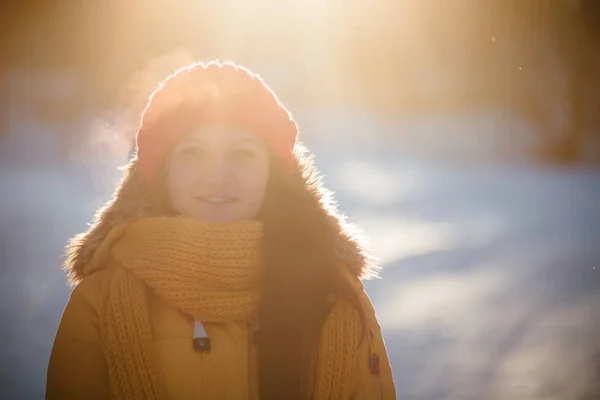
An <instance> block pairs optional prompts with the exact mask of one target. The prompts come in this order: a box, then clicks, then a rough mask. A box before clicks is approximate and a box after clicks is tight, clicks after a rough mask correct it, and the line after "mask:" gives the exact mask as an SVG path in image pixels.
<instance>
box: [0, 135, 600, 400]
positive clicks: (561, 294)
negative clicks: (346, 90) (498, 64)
mask: <svg viewBox="0 0 600 400" xmlns="http://www.w3.org/2000/svg"><path fill="white" fill-rule="evenodd" d="M312 144H313V147H314V150H316V153H317V164H318V165H319V166H320V167H321V168H322V171H323V173H324V175H325V181H326V182H327V184H328V185H329V186H330V187H331V188H332V189H334V190H335V191H336V194H337V198H338V200H339V203H340V207H341V208H342V209H343V210H344V212H345V213H346V214H347V215H349V216H350V220H351V221H352V222H356V223H358V224H360V225H361V226H362V227H363V228H364V230H365V232H366V234H367V235H368V236H369V237H370V243H371V246H372V247H373V249H374V250H375V251H376V254H377V255H378V256H379V257H380V258H381V266H382V267H383V271H382V277H383V279H380V280H379V279H378V280H372V281H368V282H367V283H366V286H367V290H368V292H369V294H370V295H371V297H372V300H373V302H374V304H375V306H376V308H377V311H378V316H379V319H380V322H381V325H382V327H383V331H384V335H385V339H386V342H387V346H388V351H389V353H390V356H391V360H392V364H393V369H394V376H395V379H396V384H397V387H398V395H399V398H401V399H415V400H421V399H423V400H438V399H491V400H494V399H511V400H513V399H517V400H518V399H528V400H542V399H544V400H546V399H560V400H584V399H585V400H587V399H593V398H600V388H599V387H598V385H599V383H598V382H600V311H599V310H600V249H599V248H600V246H599V245H600V200H599V199H600V172H599V171H593V170H585V169H570V170H569V169H559V168H545V169H544V168H534V167H527V166H524V165H520V166H515V165H513V166H506V165H504V166H501V165H492V164H477V165H466V164H461V165H459V164H452V163H440V164H435V163H432V162H430V161H427V162H425V161H422V160H421V161H419V160H416V159H409V158H408V157H405V156H400V155H398V154H399V153H396V154H394V152H391V151H384V147H380V148H379V149H377V148H371V149H363V150H364V151H362V152H360V151H358V150H356V149H352V151H350V149H349V148H345V147H343V146H342V147H339V146H337V145H336V146H328V145H326V144H325V143H322V142H320V141H318V140H314V139H313V143H312ZM338 144H339V143H338ZM119 161H120V160H119ZM86 165H88V167H89V166H90V164H86ZM112 167H113V166H111V167H110V169H106V168H105V167H103V168H98V169H93V170H92V171H93V173H92V174H90V170H86V169H83V168H73V167H72V166H71V167H69V166H65V165H61V164H60V163H53V164H51V165H50V164H39V165H38V166H36V167H35V168H33V167H26V166H25V165H24V163H18V164H14V165H11V164H3V167H2V170H1V171H0V188H1V192H2V196H0V210H1V212H0V227H1V228H0V229H1V230H2V233H1V235H0V238H1V239H2V241H1V243H0V244H1V247H0V256H1V257H2V259H1V265H2V267H1V268H2V269H1V278H0V317H1V319H2V321H3V322H2V324H0V343H1V346H0V398H2V399H4V398H6V399H16V398H18V399H29V398H43V390H44V382H45V368H46V363H47V361H48V356H49V352H50V348H51V345H52V340H53V335H54V332H55V330H56V327H57V325H58V321H59V318H60V314H61V312H62V309H63V307H64V305H65V303H66V301H67V299H68V295H69V290H68V288H67V287H66V285H65V278H64V275H63V273H62V271H61V270H60V263H61V253H62V247H63V245H64V244H65V241H66V239H67V238H68V237H69V236H71V235H73V234H74V233H76V232H79V231H82V230H84V229H85V227H86V223H87V222H88V221H89V219H90V218H91V216H92V213H93V210H94V208H95V207H96V206H98V205H99V204H101V203H102V202H103V201H104V200H106V199H107V198H108V196H109V191H110V183H112V182H113V180H114V179H116V177H117V174H116V173H115V174H111V175H110V178H109V179H108V181H107V184H106V185H102V186H98V185H97V184H95V183H94V182H92V181H91V177H92V176H95V175H96V174H97V173H103V174H104V173H106V171H114V169H113V168H112ZM114 167H116V164H115V165H114ZM593 385H596V386H595V389H594V386H593ZM592 390H596V391H595V392H592ZM586 396H587V397H586ZM594 396H598V397H594Z"/></svg>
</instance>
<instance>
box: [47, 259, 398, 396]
mask: <svg viewBox="0 0 600 400" xmlns="http://www.w3.org/2000/svg"><path fill="white" fill-rule="evenodd" d="M356 283H357V285H360V286H361V290H362V293H363V295H362V303H363V307H365V310H367V316H368V318H369V324H370V328H371V331H372V332H373V333H374V334H375V336H376V337H375V349H374V350H375V352H376V353H377V354H378V355H379V356H380V374H379V376H376V375H375V374H374V373H373V372H372V371H371V368H370V365H369V362H368V359H369V355H370V349H369V343H368V341H367V340H365V341H363V344H362V345H361V347H360V348H359V349H358V350H357V352H356V363H357V364H358V369H357V371H358V373H357V376H356V377H355V379H353V382H354V383H355V385H354V389H353V395H352V397H351V398H352V399H386V400H387V399H395V398H396V393H395V387H394V382H393V378H392V371H391V368H390V364H389V360H388V356H387V353H386V349H385V345H384V341H383V339H382V337H381V330H380V327H379V325H378V323H377V321H376V319H375V313H374V310H373V307H372V305H371V302H370V300H369V298H368V297H367V295H366V293H365V292H364V289H362V283H361V282H360V281H358V280H357V281H356ZM107 284H108V273H107V271H105V270H100V271H98V272H95V273H93V274H91V275H90V276H88V277H86V278H84V279H83V281H81V283H80V284H79V285H78V286H76V287H75V289H74V290H73V292H72V294H71V298H70V300H69V302H68V304H67V306H66V308H65V310H64V313H63V316H62V319H61V321H60V325H59V328H58V331H57V333H56V339H55V342H54V346H53V348H52V353H51V356H50V362H49V366H48V375H47V388H46V398H47V399H108V398H109V393H110V391H109V383H108V382H109V379H108V369H107V366H106V361H105V357H104V353H103V349H102V340H101V333H100V325H99V319H100V318H99V304H100V303H101V301H100V300H101V299H102V297H103V296H105V295H106V288H107ZM149 302H150V304H149V309H150V315H151V330H152V334H153V338H154V344H153V346H154V351H155V355H156V357H157V360H158V364H159V365H160V367H161V369H162V373H163V376H164V380H165V382H166V386H167V389H168V391H169V393H170V396H171V398H173V399H258V398H259V397H258V376H257V363H256V354H257V352H256V350H257V349H256V346H255V345H254V343H253V340H252V333H253V330H254V328H253V327H252V326H248V324H246V323H225V324H205V329H206V331H207V333H208V336H209V337H210V338H211V344H212V349H211V351H210V352H209V353H198V352H195V351H194V350H193V348H192V339H191V338H192V334H193V328H194V326H193V325H194V321H193V320H192V319H191V318H190V317H188V316H187V315H186V314H184V313H182V312H181V311H179V310H178V309H177V308H175V307H173V306H170V305H169V304H167V303H165V302H164V301H163V300H161V299H160V298H159V297H157V296H156V295H152V294H149ZM240 360H241V362H240ZM244 360H245V362H244ZM203 380H210V381H211V382H212V383H214V384H211V385H201V384H200V382H201V381H203ZM207 387H209V388H211V389H210V392H207V391H206V390H207Z"/></svg>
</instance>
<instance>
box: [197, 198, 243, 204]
mask: <svg viewBox="0 0 600 400" xmlns="http://www.w3.org/2000/svg"><path fill="white" fill-rule="evenodd" d="M194 199H196V200H198V201H201V202H203V203H209V204H226V203H233V202H236V201H238V200H239V199H238V198H237V197H228V196H196V197H194Z"/></svg>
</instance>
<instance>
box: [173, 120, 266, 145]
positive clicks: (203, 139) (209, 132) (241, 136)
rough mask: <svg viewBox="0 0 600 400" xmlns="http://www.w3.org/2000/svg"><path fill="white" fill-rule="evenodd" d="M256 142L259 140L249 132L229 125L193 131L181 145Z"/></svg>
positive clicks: (210, 126) (209, 126) (205, 127)
mask: <svg viewBox="0 0 600 400" xmlns="http://www.w3.org/2000/svg"><path fill="white" fill-rule="evenodd" d="M241 141H243V142H256V143H260V142H261V140H260V139H259V138H257V137H256V135H254V134H253V133H252V132H250V131H249V130H246V129H243V128H239V127H236V126H230V125H208V126H202V127H200V128H197V129H195V130H194V131H193V132H192V133H190V134H189V135H187V136H186V137H185V138H184V139H183V140H182V143H207V144H212V143H216V144H229V143H236V142H241Z"/></svg>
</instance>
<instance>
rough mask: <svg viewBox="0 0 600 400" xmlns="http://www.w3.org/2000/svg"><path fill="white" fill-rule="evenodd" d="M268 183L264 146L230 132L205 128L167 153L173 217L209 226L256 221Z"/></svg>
mask: <svg viewBox="0 0 600 400" xmlns="http://www.w3.org/2000/svg"><path fill="white" fill-rule="evenodd" d="M268 180H269V155H268V150H267V147H266V145H265V144H264V143H263V142H262V141H261V140H260V139H258V138H256V137H255V136H254V135H252V134H251V133H250V132H246V131H244V130H241V129H237V128H233V127H228V126H208V127H204V128H201V129H199V130H197V131H195V132H193V133H192V134H190V135H188V136H187V137H185V138H184V139H183V140H182V141H181V142H179V144H178V145H177V146H176V147H175V148H174V149H173V151H172V152H171V156H170V159H169V163H168V170H167V187H168V191H169V198H170V201H171V204H172V206H173V208H174V209H175V211H176V212H177V213H179V214H181V215H183V216H185V217H190V218H197V219H201V220H205V221H212V222H231V221H241V220H252V219H256V218H257V217H258V213H259V210H260V208H261V205H262V203H263V199H264V197H265V192H266V189H267V181H268Z"/></svg>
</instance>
